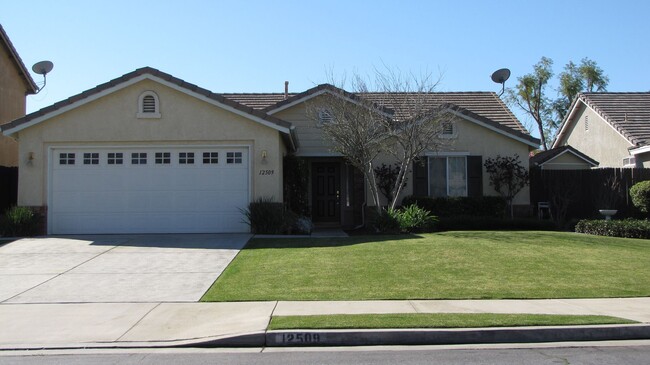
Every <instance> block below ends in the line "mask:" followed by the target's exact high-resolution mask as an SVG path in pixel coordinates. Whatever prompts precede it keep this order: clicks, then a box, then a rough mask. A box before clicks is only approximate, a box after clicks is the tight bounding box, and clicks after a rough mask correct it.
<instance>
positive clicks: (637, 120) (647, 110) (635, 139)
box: [579, 92, 650, 146]
mask: <svg viewBox="0 0 650 365" xmlns="http://www.w3.org/2000/svg"><path fill="white" fill-rule="evenodd" d="M579 99H580V100H581V101H582V102H584V103H585V104H586V105H589V106H590V107H591V108H593V109H594V110H595V111H596V112H598V113H599V114H600V115H601V116H602V117H603V119H605V120H606V121H607V122H608V123H609V124H611V125H612V126H613V127H614V128H615V129H616V130H618V131H619V132H620V133H621V134H622V135H624V136H625V137H626V138H627V139H628V140H629V141H630V143H632V144H633V145H635V146H644V145H650V92H638V93H637V92H628V93H609V92H605V93H583V94H580V95H579Z"/></svg>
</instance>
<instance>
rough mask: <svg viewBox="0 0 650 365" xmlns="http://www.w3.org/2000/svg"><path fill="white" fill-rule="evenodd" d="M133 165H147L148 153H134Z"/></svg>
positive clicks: (132, 155)
mask: <svg viewBox="0 0 650 365" xmlns="http://www.w3.org/2000/svg"><path fill="white" fill-rule="evenodd" d="M131 164H132V165H146V164H147V153H146V152H133V153H132V154H131Z"/></svg>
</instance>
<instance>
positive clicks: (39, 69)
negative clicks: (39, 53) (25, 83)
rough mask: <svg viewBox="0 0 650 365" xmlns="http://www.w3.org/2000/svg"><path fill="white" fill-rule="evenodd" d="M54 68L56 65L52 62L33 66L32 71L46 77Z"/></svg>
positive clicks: (43, 62) (42, 62) (38, 63)
mask: <svg viewBox="0 0 650 365" xmlns="http://www.w3.org/2000/svg"><path fill="white" fill-rule="evenodd" d="M53 68H54V64H53V63H52V62H50V61H41V62H37V63H35V64H34V66H32V71H34V72H35V73H37V74H39V75H43V76H45V75H46V74H48V73H49V72H50V71H52V69H53Z"/></svg>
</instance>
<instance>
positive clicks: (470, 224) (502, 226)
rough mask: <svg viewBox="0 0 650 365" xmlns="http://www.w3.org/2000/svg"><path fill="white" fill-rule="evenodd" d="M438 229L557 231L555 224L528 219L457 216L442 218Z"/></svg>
mask: <svg viewBox="0 0 650 365" xmlns="http://www.w3.org/2000/svg"><path fill="white" fill-rule="evenodd" d="M437 228H438V230H440V231H506V230H510V231H555V230H557V226H556V225H555V222H553V221H549V220H540V219H530V218H529V219H526V218H515V219H509V218H497V217H474V216H456V217H441V218H440V219H439V221H438V224H437Z"/></svg>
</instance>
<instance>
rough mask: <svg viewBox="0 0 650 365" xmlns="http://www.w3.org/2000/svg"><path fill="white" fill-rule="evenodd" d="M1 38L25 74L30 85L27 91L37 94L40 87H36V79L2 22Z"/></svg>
mask: <svg viewBox="0 0 650 365" xmlns="http://www.w3.org/2000/svg"><path fill="white" fill-rule="evenodd" d="M0 40H2V44H3V45H4V47H5V48H6V49H7V52H8V53H9V54H10V55H11V56H12V58H13V60H14V62H15V63H16V67H17V68H18V70H19V71H20V73H21V74H22V76H23V79H24V80H25V82H26V83H27V86H28V90H27V92H28V93H29V94H35V93H36V91H38V87H36V83H35V82H34V79H32V76H31V75H30V74H29V71H27V68H26V67H25V64H24V63H23V60H22V59H21V58H20V56H19V55H18V52H17V51H16V48H15V47H14V45H13V43H11V40H10V39H9V36H8V35H7V33H6V32H5V30H4V28H3V27H2V24H0Z"/></svg>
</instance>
